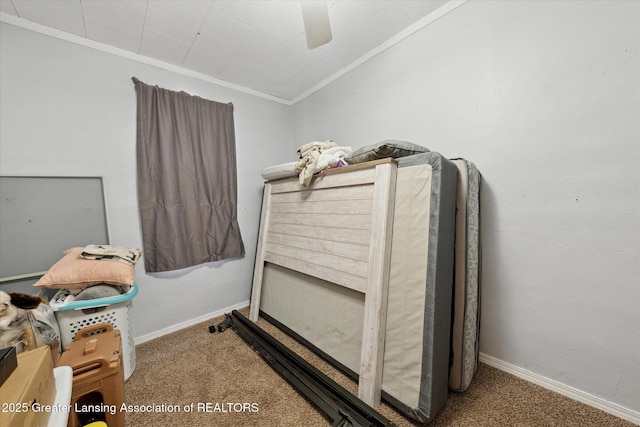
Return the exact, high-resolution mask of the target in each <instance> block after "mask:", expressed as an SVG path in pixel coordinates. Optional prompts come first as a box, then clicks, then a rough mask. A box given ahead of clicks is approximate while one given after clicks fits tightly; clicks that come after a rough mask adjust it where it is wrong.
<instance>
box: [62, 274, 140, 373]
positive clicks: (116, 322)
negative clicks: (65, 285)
mask: <svg viewBox="0 0 640 427" xmlns="http://www.w3.org/2000/svg"><path fill="white" fill-rule="evenodd" d="M137 294H138V285H136V284H135V283H134V284H133V286H132V287H131V289H130V290H129V292H127V293H126V294H123V295H118V296H114V297H106V298H97V299H92V300H83V301H74V300H73V296H72V295H70V293H69V291H67V290H66V289H61V290H60V291H58V293H56V294H55V295H54V297H53V298H52V299H51V302H50V304H51V308H52V309H53V310H54V312H55V315H56V319H57V321H58V325H59V326H60V340H61V341H62V346H63V347H65V346H66V345H67V344H69V343H70V342H72V341H73V338H74V337H75V335H76V332H78V331H79V330H81V329H83V328H86V327H87V326H91V325H98V324H100V323H110V324H111V325H113V328H114V329H119V330H120V335H121V337H122V364H123V365H124V379H125V381H126V380H127V379H129V377H130V376H131V374H133V371H134V369H135V368H136V346H135V342H134V339H135V335H134V331H133V313H132V308H133V297H135V296H136V295H137Z"/></svg>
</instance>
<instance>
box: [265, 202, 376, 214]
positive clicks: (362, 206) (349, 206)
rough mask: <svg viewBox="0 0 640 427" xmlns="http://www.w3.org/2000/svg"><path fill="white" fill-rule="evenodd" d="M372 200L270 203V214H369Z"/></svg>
mask: <svg viewBox="0 0 640 427" xmlns="http://www.w3.org/2000/svg"><path fill="white" fill-rule="evenodd" d="M372 207H373V200H341V201H326V202H291V203H275V202H274V201H271V212H285V213H301V214H309V213H317V214H323V215H334V214H367V215H368V214H371V209H372Z"/></svg>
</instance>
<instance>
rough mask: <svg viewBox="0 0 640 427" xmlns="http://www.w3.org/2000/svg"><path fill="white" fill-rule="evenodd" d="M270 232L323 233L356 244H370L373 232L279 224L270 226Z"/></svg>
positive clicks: (304, 234) (295, 234)
mask: <svg viewBox="0 0 640 427" xmlns="http://www.w3.org/2000/svg"><path fill="white" fill-rule="evenodd" d="M269 232H271V233H278V234H287V235H291V236H303V237H317V236H318V235H320V234H321V233H325V234H330V235H331V238H332V239H333V240H334V241H335V242H344V243H353V244H354V245H365V246H366V245H369V242H370V240H371V233H370V231H369V230H359V229H357V228H338V227H320V226H317V225H298V224H277V223H272V224H271V225H270V226H269Z"/></svg>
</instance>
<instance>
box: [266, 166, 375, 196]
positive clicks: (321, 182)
mask: <svg viewBox="0 0 640 427" xmlns="http://www.w3.org/2000/svg"><path fill="white" fill-rule="evenodd" d="M374 179H375V169H362V170H355V171H352V172H345V173H340V174H332V175H324V176H321V175H318V176H316V177H315V178H313V180H312V181H311V184H309V187H303V186H302V185H300V183H299V182H298V181H297V180H291V181H274V182H273V183H272V184H271V185H272V188H271V192H272V194H278V193H287V192H290V191H305V190H319V189H323V188H338V187H348V186H353V185H363V184H371V183H373V180H374Z"/></svg>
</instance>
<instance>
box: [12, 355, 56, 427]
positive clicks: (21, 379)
mask: <svg viewBox="0 0 640 427" xmlns="http://www.w3.org/2000/svg"><path fill="white" fill-rule="evenodd" d="M55 397H56V384H55V379H54V377H53V361H52V360H51V350H50V349H49V347H48V346H43V347H38V348H36V349H35V350H30V351H26V352H24V353H20V354H19V355H18V367H17V368H16V370H15V371H14V372H13V373H12V374H11V376H10V377H9V378H8V379H7V381H5V383H4V384H2V386H0V426H3V427H5V426H6V427H13V426H20V427H22V426H34V427H45V426H46V425H47V423H48V421H49V415H50V414H51V411H52V409H51V406H52V405H53V403H54V401H55ZM47 406H49V407H48V408H47Z"/></svg>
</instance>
